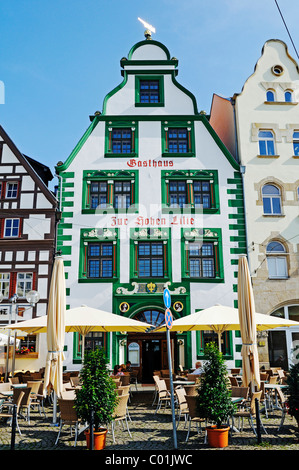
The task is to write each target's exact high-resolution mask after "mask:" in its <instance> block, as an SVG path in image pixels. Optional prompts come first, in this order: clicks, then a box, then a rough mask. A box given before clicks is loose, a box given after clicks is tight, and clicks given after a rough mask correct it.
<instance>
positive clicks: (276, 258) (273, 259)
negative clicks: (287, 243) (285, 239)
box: [266, 241, 288, 279]
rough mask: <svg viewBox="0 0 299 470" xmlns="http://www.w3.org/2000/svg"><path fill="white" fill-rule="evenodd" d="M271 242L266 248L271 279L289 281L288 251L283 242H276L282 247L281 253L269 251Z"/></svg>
mask: <svg viewBox="0 0 299 470" xmlns="http://www.w3.org/2000/svg"><path fill="white" fill-rule="evenodd" d="M273 242H274V241H272V242H269V243H268V244H267V247H266V256H267V266H268V276H269V279H288V265H287V253H286V249H285V247H284V246H283V244H282V243H281V242H278V241H275V243H277V244H278V245H280V246H281V248H282V249H281V251H273V252H272V251H268V247H269V245H270V244H271V243H273Z"/></svg>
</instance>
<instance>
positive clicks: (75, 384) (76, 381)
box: [70, 377, 80, 388]
mask: <svg viewBox="0 0 299 470" xmlns="http://www.w3.org/2000/svg"><path fill="white" fill-rule="evenodd" d="M70 383H71V385H72V387H73V388H76V387H78V386H79V385H80V377H70Z"/></svg>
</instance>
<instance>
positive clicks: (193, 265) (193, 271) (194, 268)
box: [190, 259, 200, 277]
mask: <svg viewBox="0 0 299 470" xmlns="http://www.w3.org/2000/svg"><path fill="white" fill-rule="evenodd" d="M199 266H200V264H199V260H197V259H191V260H190V276H191V277H199V275H200V270H199Z"/></svg>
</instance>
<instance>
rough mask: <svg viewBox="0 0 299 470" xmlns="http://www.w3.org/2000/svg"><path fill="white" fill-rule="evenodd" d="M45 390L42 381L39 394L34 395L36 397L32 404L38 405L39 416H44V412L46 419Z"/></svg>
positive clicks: (33, 398) (32, 399)
mask: <svg viewBox="0 0 299 470" xmlns="http://www.w3.org/2000/svg"><path fill="white" fill-rule="evenodd" d="M43 389H44V384H43V382H42V381H41V382H40V384H39V388H38V391H37V393H36V394H35V395H34V397H32V398H31V404H32V405H37V406H38V409H39V414H40V415H42V411H43V413H44V416H45V418H46V417H47V415H46V411H45V407H44V401H45V396H44V393H43Z"/></svg>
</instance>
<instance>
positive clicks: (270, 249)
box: [266, 242, 285, 253]
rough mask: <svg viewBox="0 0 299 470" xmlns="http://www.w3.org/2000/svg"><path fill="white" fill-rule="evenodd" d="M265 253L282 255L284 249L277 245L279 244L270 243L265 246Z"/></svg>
mask: <svg viewBox="0 0 299 470" xmlns="http://www.w3.org/2000/svg"><path fill="white" fill-rule="evenodd" d="M266 251H267V253H273V252H275V253H284V252H285V248H284V246H283V245H282V244H281V243H279V242H270V243H268V245H267V250H266Z"/></svg>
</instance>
